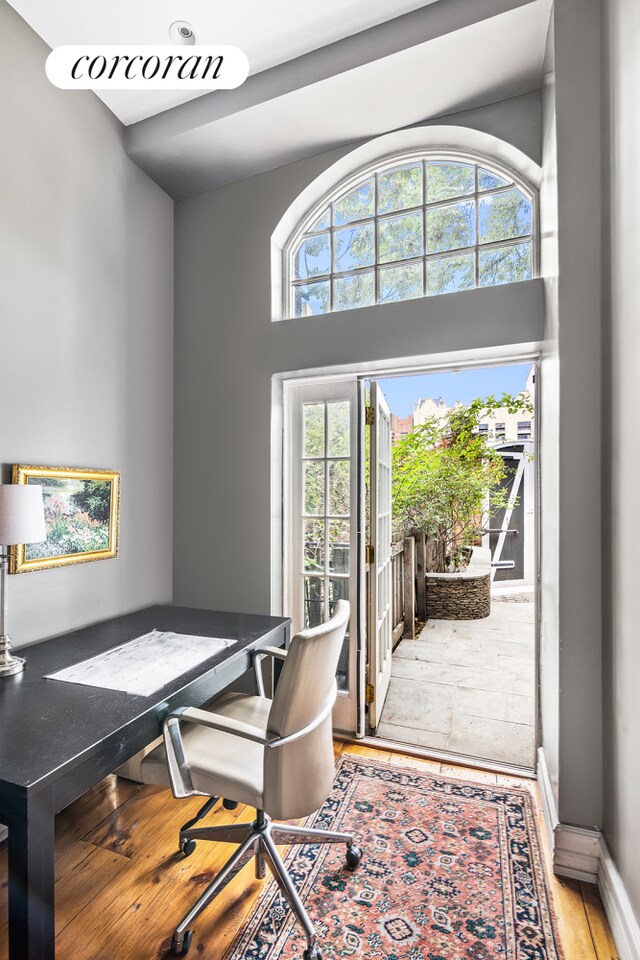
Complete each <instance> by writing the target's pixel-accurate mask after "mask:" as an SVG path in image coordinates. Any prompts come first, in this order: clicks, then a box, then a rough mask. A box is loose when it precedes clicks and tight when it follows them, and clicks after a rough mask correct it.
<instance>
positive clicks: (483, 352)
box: [271, 342, 543, 775]
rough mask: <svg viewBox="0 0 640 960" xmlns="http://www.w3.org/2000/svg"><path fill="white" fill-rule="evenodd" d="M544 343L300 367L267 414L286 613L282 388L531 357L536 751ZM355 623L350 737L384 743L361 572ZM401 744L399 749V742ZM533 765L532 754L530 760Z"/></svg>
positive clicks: (276, 595) (277, 586)
mask: <svg viewBox="0 0 640 960" xmlns="http://www.w3.org/2000/svg"><path fill="white" fill-rule="evenodd" d="M542 349H543V344H542V343H540V342H531V343H525V344H518V345H515V346H496V347H482V348H478V349H475V350H460V351H451V352H447V353H442V354H425V355H422V356H412V357H405V358H395V359H388V360H376V361H363V362H359V363H349V364H344V365H331V366H328V367H318V368H310V369H309V368H308V369H303V370H297V371H287V372H283V373H278V374H275V375H274V376H273V377H272V381H271V385H272V416H271V613H272V615H273V616H285V583H286V577H287V576H288V575H289V573H290V571H287V570H286V569H285V563H284V552H285V535H286V533H285V514H286V505H285V492H284V478H285V476H286V474H287V464H288V458H289V457H290V450H288V449H287V444H286V442H285V435H286V431H285V429H284V427H285V424H284V411H285V397H286V392H287V390H289V389H290V387H291V385H293V384H295V383H296V382H300V383H302V382H305V381H306V382H309V381H311V382H315V383H318V384H320V383H322V382H323V381H324V382H326V383H329V382H331V381H332V380H333V381H335V380H336V379H344V378H347V377H355V378H356V380H357V381H358V382H360V384H361V385H362V387H363V386H364V381H366V380H382V379H385V378H387V377H394V376H395V377H400V376H410V375H412V374H429V373H453V372H456V371H461V370H472V369H479V368H486V367H499V366H512V365H514V364H523V363H532V364H534V365H535V368H536V370H535V418H536V424H537V428H536V439H535V454H536V468H535V514H534V542H535V578H534V592H535V656H534V660H535V685H534V729H535V745H536V753H537V750H538V748H539V747H540V745H541V728H540V689H539V688H540V586H541V570H540V562H541V550H540V531H541V524H540V507H541V504H540V437H541V434H542V430H541V404H540V395H541V364H540V359H541V355H542ZM363 409H364V404H363V403H362V402H361V401H360V402H359V403H358V411H359V414H358V416H359V421H358V437H359V446H360V451H361V455H360V456H359V457H358V470H359V476H358V499H359V513H358V523H359V536H358V552H359V558H358V559H359V569H360V570H363V571H364V570H366V567H365V565H364V547H365V526H364V467H363V454H364V446H365V445H364V430H365V425H364V419H363V417H362V411H363ZM356 602H357V605H358V614H359V617H358V629H357V634H356V673H355V680H356V689H357V696H356V705H355V731H354V732H353V733H351V734H349V735H350V736H355V737H356V738H357V739H363V740H364V741H365V742H366V741H369V742H371V743H372V744H375V745H376V746H382V745H383V743H384V741H382V740H380V739H379V738H375V737H372V738H370V737H368V736H367V730H366V716H365V686H366V682H365V681H366V673H365V671H366V603H367V597H366V577H364V578H363V577H362V576H360V577H358V584H357V599H356ZM403 749H404V748H403ZM404 752H408V753H414V754H416V755H419V756H425V757H433V758H434V759H436V760H442V761H445V762H452V763H461V762H463V763H464V762H465V761H471V760H473V761H474V762H475V763H476V766H478V765H480V766H483V767H485V768H486V769H491V770H502V769H503V770H505V771H506V772H508V773H510V772H519V773H520V774H521V775H527V774H526V770H527V768H520V767H518V768H511V767H509V765H500V764H494V763H492V762H485V761H482V760H481V759H479V758H471V757H468V758H466V757H464V756H462V755H460V754H454V753H450V752H449V751H445V750H430V749H423V748H416V749H415V750H412V749H410V748H407V749H405V750H404ZM533 762H534V764H535V762H536V758H535V757H534V760H533Z"/></svg>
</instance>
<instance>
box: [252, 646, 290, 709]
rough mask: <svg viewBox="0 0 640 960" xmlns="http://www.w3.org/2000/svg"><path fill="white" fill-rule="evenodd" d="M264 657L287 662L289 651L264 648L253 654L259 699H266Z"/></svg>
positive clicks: (277, 648) (278, 648)
mask: <svg viewBox="0 0 640 960" xmlns="http://www.w3.org/2000/svg"><path fill="white" fill-rule="evenodd" d="M264 657H272V658H273V659H275V660H286V659H287V651H286V650H283V649H282V647H263V648H262V650H256V651H255V652H254V654H253V660H252V663H253V672H254V674H255V678H256V693H257V694H258V696H259V697H264V696H265V692H264V676H263V673H262V660H263V658H264Z"/></svg>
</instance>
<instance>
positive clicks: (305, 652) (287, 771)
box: [264, 600, 350, 820]
mask: <svg viewBox="0 0 640 960" xmlns="http://www.w3.org/2000/svg"><path fill="white" fill-rule="evenodd" d="M349 614H350V607H349V604H348V603H347V601H346V600H339V601H338V602H337V604H336V608H335V611H334V613H333V616H332V617H331V619H330V620H327V622H326V623H323V624H320V626H318V627H313V628H312V629H310V630H302V631H301V632H300V633H298V634H296V636H295V637H293V639H292V641H291V644H290V646H289V652H288V654H287V659H286V660H285V662H284V665H283V668H282V672H281V674H280V679H279V681H278V685H277V687H276V691H275V696H274V699H273V705H272V707H271V712H270V714H269V731H270V732H271V733H275V734H277V735H278V736H282V737H286V736H288V735H289V734H292V733H295V732H296V731H298V730H301V729H302V728H304V727H306V726H308V725H309V724H311V723H312V722H313V721H314V720H315V719H317V717H319V716H320V715H321V714H322V713H323V712H324V711H325V710H326V708H327V705H328V704H330V705H331V706H332V705H333V703H334V702H335V698H336V680H335V677H336V670H337V668H338V660H339V657H340V652H341V650H342V644H343V642H344V637H345V633H346V630H347V624H348V623H349ZM333 776H334V758H333V736H332V723H331V713H330V712H329V714H328V715H327V717H326V718H325V720H324V721H323V722H322V723H321V724H320V725H319V726H318V727H316V728H315V729H314V730H312V731H311V733H309V734H307V735H306V736H304V737H301V738H300V739H298V740H294V741H292V742H291V743H289V744H285V745H284V746H282V747H275V748H273V749H269V748H267V749H266V750H265V769H264V796H265V810H266V812H267V813H268V814H270V815H271V816H272V817H275V818H276V819H280V820H289V819H291V818H294V817H304V816H307V815H308V814H310V813H313V812H314V811H315V810H317V809H318V807H320V806H321V805H322V803H323V802H324V800H325V799H326V798H327V796H328V794H329V792H330V790H331V785H332V783H333Z"/></svg>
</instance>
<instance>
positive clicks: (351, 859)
mask: <svg viewBox="0 0 640 960" xmlns="http://www.w3.org/2000/svg"><path fill="white" fill-rule="evenodd" d="M361 860H362V850H361V849H360V847H347V867H348V868H349V870H355V869H356V867H357V866H358V865H359V863H360V861H361Z"/></svg>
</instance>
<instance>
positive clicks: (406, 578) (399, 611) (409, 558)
mask: <svg viewBox="0 0 640 960" xmlns="http://www.w3.org/2000/svg"><path fill="white" fill-rule="evenodd" d="M415 545H416V542H415V540H414V538H413V537H406V538H405V539H404V540H401V541H399V542H398V543H394V544H393V545H392V547H391V594H392V595H391V613H392V618H393V619H392V626H393V635H392V644H393V647H394V648H395V647H396V646H397V644H398V643H399V642H400V640H402V638H403V637H410V638H411V639H414V638H415V635H416V634H415V625H416V563H415V555H416V551H415Z"/></svg>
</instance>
